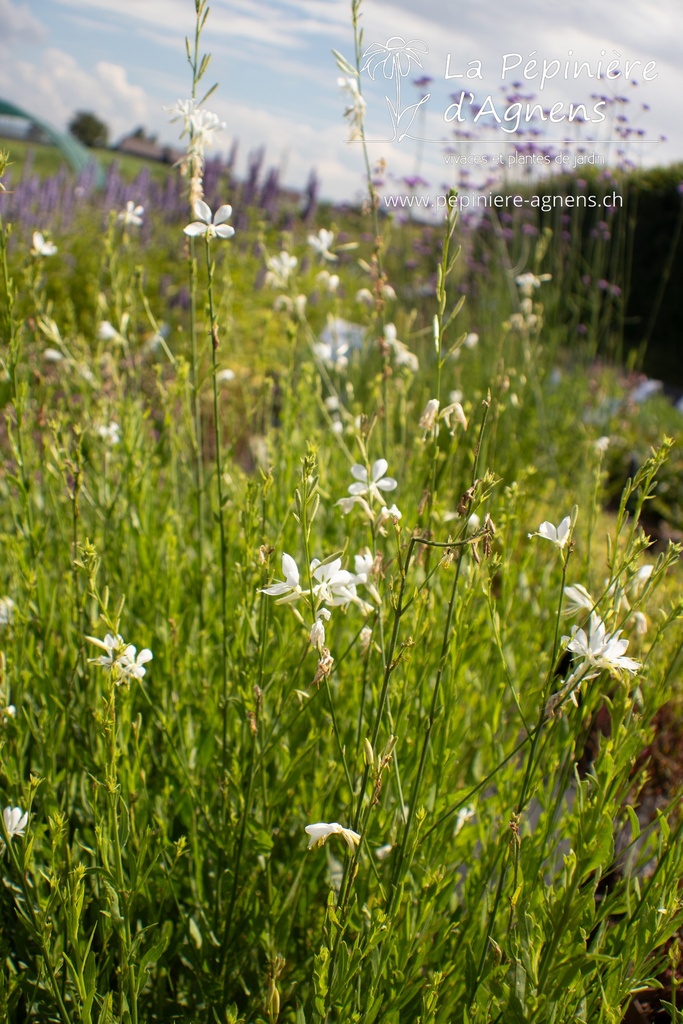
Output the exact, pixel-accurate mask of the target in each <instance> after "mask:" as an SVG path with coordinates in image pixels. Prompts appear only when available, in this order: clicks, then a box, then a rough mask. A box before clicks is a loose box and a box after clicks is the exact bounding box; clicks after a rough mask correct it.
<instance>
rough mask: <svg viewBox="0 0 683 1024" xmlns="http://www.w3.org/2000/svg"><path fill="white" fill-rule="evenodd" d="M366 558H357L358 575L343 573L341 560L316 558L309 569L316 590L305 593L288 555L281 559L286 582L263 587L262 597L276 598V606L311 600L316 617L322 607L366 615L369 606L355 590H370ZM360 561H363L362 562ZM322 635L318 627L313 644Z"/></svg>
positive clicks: (371, 591) (295, 566)
mask: <svg viewBox="0 0 683 1024" xmlns="http://www.w3.org/2000/svg"><path fill="white" fill-rule="evenodd" d="M365 558H366V556H365V554H363V555H357V556H356V573H355V574H354V573H351V572H349V571H348V569H342V567H341V558H334V559H332V560H331V561H328V562H321V561H320V559H319V558H314V559H313V560H312V562H311V565H310V577H311V580H312V581H313V587H312V590H311V589H307V590H304V589H303V587H302V586H301V575H300V573H299V567H298V565H297V564H296V562H295V560H294V559H293V558H292V556H291V555H288V554H287V553H286V552H285V553H284V554H283V556H282V575H283V576H284V579H283V580H276V581H275V583H272V584H271V585H270V586H269V587H264V588H263V590H262V591H261V593H263V594H268V595H269V596H270V597H276V598H277V601H276V602H275V603H276V604H292V603H293V602H295V601H298V600H299V598H301V597H310V596H312V597H313V600H314V607H315V609H316V615H318V616H319V609H320V606H322V605H328V606H329V607H330V608H336V607H338V606H344V605H347V604H356V605H358V606H359V607H360V608H361V609H362V610H363V611H368V610H369V607H370V606H368V605H367V603H366V602H365V601H363V600H362V599H361V598H360V597H359V596H358V593H357V590H356V588H357V587H358V586H359V585H362V586H366V587H367V586H368V574H367V568H366V563H365ZM358 559H361V562H359V561H358ZM373 561H374V559H373V558H372V556H370V565H372V562H373ZM361 563H362V567H361V571H360V572H359V571H358V569H359V566H361ZM370 593H371V596H373V597H374V595H376V594H377V591H376V590H375V588H374V587H373V588H371V590H370ZM377 596H379V595H377ZM323 618H325V619H326V620H329V614H327V615H324V616H323ZM321 625H322V624H321ZM319 635H320V627H318V630H317V632H316V639H315V640H313V639H312V642H313V643H316V644H317V637H318V636H319Z"/></svg>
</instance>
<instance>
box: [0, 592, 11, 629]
mask: <svg viewBox="0 0 683 1024" xmlns="http://www.w3.org/2000/svg"><path fill="white" fill-rule="evenodd" d="M13 617H14V601H13V600H12V598H11V597H0V628H2V627H3V626H9V625H10V623H11V621H12V619H13Z"/></svg>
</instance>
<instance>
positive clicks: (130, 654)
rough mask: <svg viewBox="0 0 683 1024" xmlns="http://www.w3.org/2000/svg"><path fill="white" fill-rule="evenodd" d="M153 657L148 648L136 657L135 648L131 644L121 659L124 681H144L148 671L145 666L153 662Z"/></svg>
mask: <svg viewBox="0 0 683 1024" xmlns="http://www.w3.org/2000/svg"><path fill="white" fill-rule="evenodd" d="M153 657H154V655H153V654H152V652H151V651H150V650H149V648H147V647H145V648H143V650H141V651H140V653H139V654H138V655H137V656H136V654H135V647H133V645H132V644H129V645H128V647H126V649H125V651H124V652H123V654H122V655H121V659H120V665H121V675H122V677H123V679H125V680H130V679H142V677H143V676H144V674H145V672H146V671H147V669H146V668H145V665H146V664H147V662H148V661H151V660H152V658H153Z"/></svg>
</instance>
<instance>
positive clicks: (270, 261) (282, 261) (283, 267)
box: [266, 249, 299, 288]
mask: <svg viewBox="0 0 683 1024" xmlns="http://www.w3.org/2000/svg"><path fill="white" fill-rule="evenodd" d="M298 262H299V261H298V259H297V258H296V256H290V255H289V253H288V252H285V250H284V249H283V250H282V252H281V253H280V255H279V256H268V257H267V259H266V266H267V267H268V273H267V274H266V284H267V285H269V286H270V287H271V288H286V287H287V285H288V284H289V278H290V276H291V274H292V271H293V270H294V268H295V267H296V265H297V263H298Z"/></svg>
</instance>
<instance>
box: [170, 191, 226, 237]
mask: <svg viewBox="0 0 683 1024" xmlns="http://www.w3.org/2000/svg"><path fill="white" fill-rule="evenodd" d="M193 209H194V215H195V217H196V218H197V220H194V221H192V223H191V224H188V225H187V227H185V228H183V231H184V233H185V234H186V235H189V236H190V237H191V238H195V237H196V236H198V235H206V237H207V238H209V239H210V238H232V236H233V235H234V234H235V229H234V228H233V227H231V225H230V224H226V223H225V222H226V221H227V220H229V218H230V216H231V214H232V206H219V207H218V209H217V210H216V213H215V215H214V214H212V212H211V208H210V207H209V206H208V205H207V203H205V202H204V200H203V199H197V200H196V202H195V204H194V206H193Z"/></svg>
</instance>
